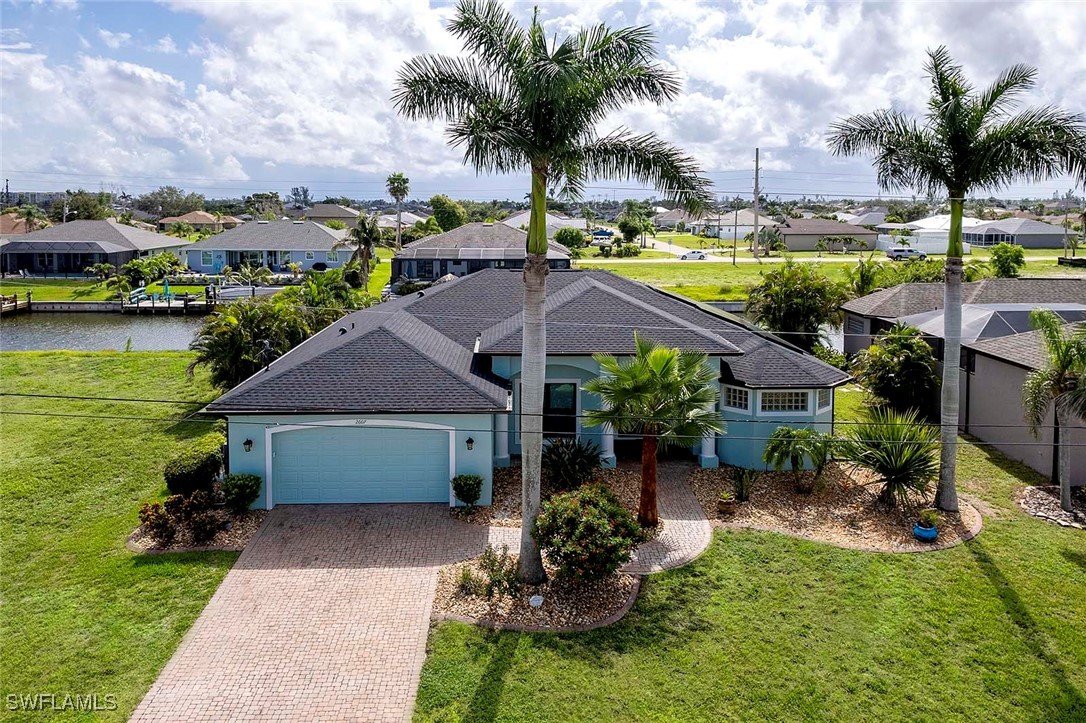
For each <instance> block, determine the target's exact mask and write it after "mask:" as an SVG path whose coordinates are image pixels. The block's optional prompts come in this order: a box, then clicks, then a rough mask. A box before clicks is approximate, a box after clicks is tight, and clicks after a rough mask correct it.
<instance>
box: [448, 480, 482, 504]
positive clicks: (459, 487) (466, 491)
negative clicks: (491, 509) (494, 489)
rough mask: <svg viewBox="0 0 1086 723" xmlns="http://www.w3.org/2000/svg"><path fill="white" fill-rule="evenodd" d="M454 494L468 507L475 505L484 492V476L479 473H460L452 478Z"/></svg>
mask: <svg viewBox="0 0 1086 723" xmlns="http://www.w3.org/2000/svg"><path fill="white" fill-rule="evenodd" d="M452 488H453V494H454V495H456V499H458V500H460V501H461V502H463V503H464V504H465V505H467V506H468V507H474V506H475V503H476V502H478V501H479V497H480V496H481V495H482V494H483V478H482V477H480V476H479V475H477V474H458V475H456V476H455V477H453V478H452Z"/></svg>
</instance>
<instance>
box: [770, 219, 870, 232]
mask: <svg viewBox="0 0 1086 723" xmlns="http://www.w3.org/2000/svg"><path fill="white" fill-rule="evenodd" d="M777 231H778V232H780V234H781V235H782V236H788V235H789V234H799V235H803V236H808V235H816V234H817V235H823V236H864V235H867V236H870V235H871V234H873V233H875V232H874V231H872V230H870V229H866V228H863V227H862V226H855V225H853V224H850V223H841V222H840V221H829V220H827V219H824V218H790V219H788V220H787V221H785V222H784V223H783V224H781V225H780V226H777Z"/></svg>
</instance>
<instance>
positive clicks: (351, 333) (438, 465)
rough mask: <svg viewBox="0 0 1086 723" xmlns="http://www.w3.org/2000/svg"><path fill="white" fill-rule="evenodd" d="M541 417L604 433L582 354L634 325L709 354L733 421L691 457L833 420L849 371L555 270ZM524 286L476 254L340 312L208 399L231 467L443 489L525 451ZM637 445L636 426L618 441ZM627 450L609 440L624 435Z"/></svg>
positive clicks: (610, 344)
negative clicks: (224, 430)
mask: <svg viewBox="0 0 1086 723" xmlns="http://www.w3.org/2000/svg"><path fill="white" fill-rule="evenodd" d="M547 285H548V296H547V301H546V305H547V322H546V323H547V362H546V363H547V367H546V386H545V392H544V420H543V427H544V432H545V434H547V436H548V437H578V438H581V439H585V440H588V441H591V442H594V443H596V444H598V445H599V447H600V449H601V450H602V452H603V456H604V463H605V464H606V465H608V466H613V465H614V464H615V454H616V453H615V436H614V434H613V432H612V431H610V430H609V429H607V428H599V427H588V426H586V425H585V424H584V422H583V419H584V414H585V412H586V410H590V409H595V408H598V405H599V403H600V402H599V399H598V398H597V397H596V396H595V395H592V394H589V393H588V392H587V391H585V389H584V385H585V383H586V382H587V381H589V380H591V379H594V378H595V377H596V376H598V374H599V372H600V367H599V364H598V363H597V362H596V361H595V359H593V356H592V355H593V354H596V353H608V354H631V353H633V352H634V349H635V347H634V333H635V332H638V331H640V333H643V334H644V335H646V336H649V337H652V338H654V339H656V340H658V341H660V342H662V343H665V344H670V345H674V346H679V347H682V348H686V349H697V350H700V351H703V352H705V353H706V354H707V363H708V364H710V365H711V366H712V368H713V369H714V370H716V371H717V372H718V375H719V376H718V381H717V382H716V383H717V384H719V386H720V392H721V394H720V402H719V406H718V409H719V410H720V412H721V414H722V415H723V417H724V418H725V419H726V421H727V425H728V428H727V433H726V434H724V435H719V436H717V435H710V436H707V437H705V438H704V439H702V440H700V442H699V443H698V444H697V445H696V447H695V449H694V450H693V454H696V455H697V457H698V460H699V461H700V463H701V464H702V465H703V466H716V465H718V464H720V463H727V464H734V465H740V466H744V467H751V468H759V469H761V468H764V463H763V462H762V451H763V447H764V440H765V439H766V438H767V437H768V436H769V435H770V434H771V433H772V431H773V430H774V429H775V428H776V426H778V425H781V424H789V425H793V426H796V425H799V426H812V427H815V428H818V429H823V430H828V429H829V428H830V425H831V424H832V419H833V388H834V387H836V386H838V385H840V384H843V383H845V382H846V381H847V380H848V375H847V374H845V373H844V372H841V371H839V370H838V369H835V368H834V367H831V366H829V365H827V364H825V363H823V362H821V361H819V360H818V359H816V358H814V357H813V356H810V355H807V354H805V353H803V352H801V351H799V350H798V349H796V348H795V347H793V346H791V345H790V344H788V343H787V342H784V341H782V340H780V339H778V338H777V337H774V336H773V335H771V334H769V333H767V332H765V331H762V330H759V329H756V328H753V327H752V326H750V325H749V324H748V323H747V322H745V321H743V320H741V319H739V318H737V317H734V316H731V315H729V314H726V313H723V312H719V311H717V310H715V309H712V308H711V307H707V306H704V305H702V304H698V303H696V302H693V301H689V300H686V299H683V298H681V297H678V296H674V295H671V294H668V293H666V292H663V291H660V290H658V289H654V288H652V287H650V286H648V285H645V284H642V283H639V282H636V281H632V280H630V279H626V278H623V277H620V276H616V275H614V274H611V273H609V272H606V271H598V270H591V271H574V270H560V271H553V272H551V274H550V276H549V279H548V282H547ZM523 293H524V285H523V280H522V276H521V274H520V273H518V272H515V271H509V270H503V269H485V270H482V271H479V272H478V273H474V274H470V275H468V276H465V277H462V278H459V279H455V280H453V281H450V282H448V283H444V284H441V285H437V286H433V287H431V288H429V289H426V290H425V291H423V292H419V293H417V294H411V295H408V296H405V297H401V298H396V299H394V300H392V301H389V302H386V303H382V304H380V305H379V306H378V307H374V308H372V309H367V310H364V311H359V312H355V313H352V314H349V315H347V316H345V317H343V318H342V319H340V320H339V321H337V322H335V323H333V324H332V325H331V326H329V327H328V328H326V329H325V330H323V331H321V332H320V333H318V334H317V335H316V336H314V337H312V338H311V339H310V340H309V341H306V342H305V343H304V344H302V345H300V346H298V347H296V348H295V349H294V350H293V351H291V352H289V353H288V354H286V355H284V356H283V357H282V358H280V359H278V360H277V361H274V362H272V364H271V365H270V366H269V367H268V368H267V369H265V370H264V371H261V372H260V373H258V374H256V375H254V376H253V377H251V378H249V379H248V380H246V381H244V382H242V383H241V384H240V385H238V386H237V387H235V388H234V389H233V390H231V391H229V392H227V393H226V394H224V395H223V396H221V397H220V398H219V399H217V400H215V401H214V402H213V403H211V404H210V405H208V407H207V411H208V412H210V413H215V414H219V415H222V416H225V417H226V418H227V423H228V430H229V431H228V435H229V460H230V462H229V466H230V471H231V472H234V473H252V474H258V475H260V476H261V477H262V478H263V479H264V489H263V492H262V494H261V498H260V500H259V501H258V503H257V504H258V506H261V507H272V506H274V505H276V504H285V503H323V502H328V503H333V502H445V503H452V502H453V497H452V493H451V490H450V485H449V481H450V479H451V478H452V477H453V476H454V475H456V474H478V475H482V476H483V478H484V480H485V484H484V489H483V494H482V498H481V503H482V504H489V503H490V498H491V479H492V472H493V469H494V468H495V467H499V466H508V465H509V464H510V457H511V456H512V455H517V454H519V453H520V420H519V416H520V405H521V386H520V353H521V343H522V342H521V332H522V328H523V320H522V306H523ZM628 441H629V442H630V444H632V445H636V443H637V441H636V439H634V438H631V439H630V440H628ZM620 451H621V450H620Z"/></svg>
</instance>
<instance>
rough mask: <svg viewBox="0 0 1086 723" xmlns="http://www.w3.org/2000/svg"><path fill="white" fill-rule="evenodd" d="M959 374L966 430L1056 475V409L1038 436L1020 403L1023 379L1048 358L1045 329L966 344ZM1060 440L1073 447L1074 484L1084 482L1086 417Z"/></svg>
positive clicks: (962, 423) (961, 415)
mask: <svg viewBox="0 0 1086 723" xmlns="http://www.w3.org/2000/svg"><path fill="white" fill-rule="evenodd" d="M963 352H964V356H965V365H964V369H963V370H962V374H961V384H960V389H961V404H960V413H959V425H960V426H961V428H962V430H963V431H964V432H965V433H966V434H971V435H973V436H974V437H977V438H978V439H980V440H982V441H984V442H986V443H988V444H990V445H991V446H992V447H994V448H995V449H997V450H999V451H1000V452H1002V453H1003V454H1005V455H1007V456H1008V457H1010V458H1011V459H1016V460H1018V461H1020V462H1022V463H1024V464H1026V465H1028V466H1029V467H1032V468H1033V469H1035V470H1037V471H1038V472H1040V473H1041V474H1043V475H1045V476H1046V477H1048V478H1049V479H1051V480H1052V481H1053V483H1055V482H1057V481H1058V478H1059V475H1058V473H1057V469H1058V467H1057V460H1056V444H1055V441H1056V435H1055V434H1054V433H1053V425H1054V423H1055V419H1054V412H1053V410H1052V409H1049V411H1048V415H1047V417H1046V418H1045V420H1044V424H1043V425H1042V426H1041V428H1040V429H1039V430H1038V436H1036V437H1035V436H1034V435H1033V433H1032V432H1030V430H1029V429H1028V428H1027V427H1026V420H1025V411H1024V410H1023V408H1022V384H1023V383H1024V382H1025V380H1026V375H1028V374H1029V373H1030V372H1031V371H1033V370H1034V369H1040V368H1043V367H1044V366H1045V365H1046V364H1047V361H1048V354H1047V352H1046V350H1045V345H1044V339H1043V338H1042V337H1041V333H1040V332H1037V331H1031V332H1028V333H1025V334H1016V335H1011V336H1004V337H1000V338H998V339H984V340H980V341H976V342H973V343H970V344H966V345H965V347H964V349H963ZM1059 441H1060V442H1061V443H1066V444H1070V445H1072V447H1071V484H1072V485H1077V486H1082V485H1084V484H1086V423H1084V422H1083V421H1082V420H1081V419H1077V420H1075V423H1074V424H1073V425H1072V426H1071V428H1070V435H1069V438H1067V437H1063V436H1061V437H1060V439H1059Z"/></svg>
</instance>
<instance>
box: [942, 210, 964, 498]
mask: <svg viewBox="0 0 1086 723" xmlns="http://www.w3.org/2000/svg"><path fill="white" fill-rule="evenodd" d="M963 195H964V194H963V193H962V192H959V191H951V192H950V237H949V239H948V245H947V252H946V282H945V284H944V291H943V387H942V400H941V401H942V403H941V405H940V413H939V422H940V441H941V443H942V445H941V449H940V453H939V455H940V456H939V486H938V488H937V489H936V491H935V506H936V507H938V508H939V509H941V510H946V511H948V512H957V511H958V490H957V487H956V485H955V482H956V472H957V454H958V382H959V380H960V376H959V370H958V364H959V359H960V357H961V352H962V211H963V204H964V201H963V199H962V196H963Z"/></svg>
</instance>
